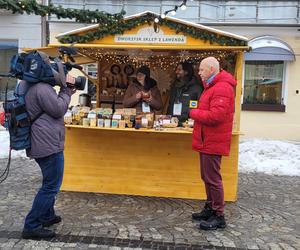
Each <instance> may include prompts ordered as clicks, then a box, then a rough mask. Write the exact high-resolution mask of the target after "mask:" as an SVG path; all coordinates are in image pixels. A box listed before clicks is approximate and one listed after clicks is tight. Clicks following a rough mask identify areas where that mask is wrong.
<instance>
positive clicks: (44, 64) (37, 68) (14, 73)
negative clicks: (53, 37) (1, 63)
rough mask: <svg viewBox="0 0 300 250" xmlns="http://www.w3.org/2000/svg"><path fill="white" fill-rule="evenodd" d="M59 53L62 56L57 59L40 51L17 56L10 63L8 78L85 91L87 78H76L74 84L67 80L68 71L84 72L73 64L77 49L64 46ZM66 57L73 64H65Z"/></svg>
mask: <svg viewBox="0 0 300 250" xmlns="http://www.w3.org/2000/svg"><path fill="white" fill-rule="evenodd" d="M59 52H60V53H61V56H59V57H55V58H54V57H50V56H48V55H47V54H45V53H44V52H40V51H33V52H30V53H19V54H16V55H14V56H13V57H12V59H11V61H10V72H9V75H7V76H9V77H15V78H17V79H20V80H24V81H27V82H30V83H38V82H44V83H48V84H50V85H52V86H55V85H59V86H64V87H69V88H76V89H77V90H84V88H85V83H86V78H85V77H83V76H78V77H76V78H75V83H73V84H72V83H68V82H66V80H65V79H66V75H67V73H68V71H70V70H72V69H73V68H76V69H79V70H82V67H81V66H80V65H77V64H74V63H73V62H74V59H73V57H72V56H73V55H75V54H76V53H77V51H76V49H75V48H71V47H65V46H62V47H60V48H59ZM65 56H67V58H68V59H69V60H70V61H72V62H69V61H67V62H63V58H64V57H65Z"/></svg>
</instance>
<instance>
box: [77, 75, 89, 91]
mask: <svg viewBox="0 0 300 250" xmlns="http://www.w3.org/2000/svg"><path fill="white" fill-rule="evenodd" d="M85 83H86V78H85V77H84V76H78V77H76V78H75V84H74V85H75V88H76V89H78V90H84V88H85Z"/></svg>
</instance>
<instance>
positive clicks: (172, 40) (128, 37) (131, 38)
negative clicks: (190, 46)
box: [114, 27, 187, 44]
mask: <svg viewBox="0 0 300 250" xmlns="http://www.w3.org/2000/svg"><path fill="white" fill-rule="evenodd" d="M114 41H115V43H159V44H186V43H187V38H186V36H184V35H166V34H164V32H163V31H162V29H160V30H159V32H155V31H154V29H153V27H145V28H141V29H139V30H138V32H137V33H136V34H124V35H115V38H114Z"/></svg>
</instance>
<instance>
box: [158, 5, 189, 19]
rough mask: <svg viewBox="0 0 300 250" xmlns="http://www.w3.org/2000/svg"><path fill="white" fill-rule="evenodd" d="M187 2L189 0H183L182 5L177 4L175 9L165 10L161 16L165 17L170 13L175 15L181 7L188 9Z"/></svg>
mask: <svg viewBox="0 0 300 250" xmlns="http://www.w3.org/2000/svg"><path fill="white" fill-rule="evenodd" d="M186 2H187V0H183V2H182V3H181V4H180V5H175V7H174V8H173V9H171V10H167V11H165V12H164V13H163V14H161V18H162V19H164V18H165V17H166V15H167V14H169V13H171V15H172V16H175V15H176V12H177V10H178V8H179V7H180V9H181V10H186Z"/></svg>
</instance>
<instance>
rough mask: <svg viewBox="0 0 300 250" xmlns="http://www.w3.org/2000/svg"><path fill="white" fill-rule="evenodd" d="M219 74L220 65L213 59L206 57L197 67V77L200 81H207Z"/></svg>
mask: <svg viewBox="0 0 300 250" xmlns="http://www.w3.org/2000/svg"><path fill="white" fill-rule="evenodd" d="M219 72H220V64H219V62H218V60H217V59H216V58H215V57H207V58H205V59H203V60H202V61H201V63H200V66H199V75H200V77H201V79H202V81H205V82H206V81H207V79H208V78H209V77H211V76H212V75H215V74H218V73H219Z"/></svg>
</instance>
